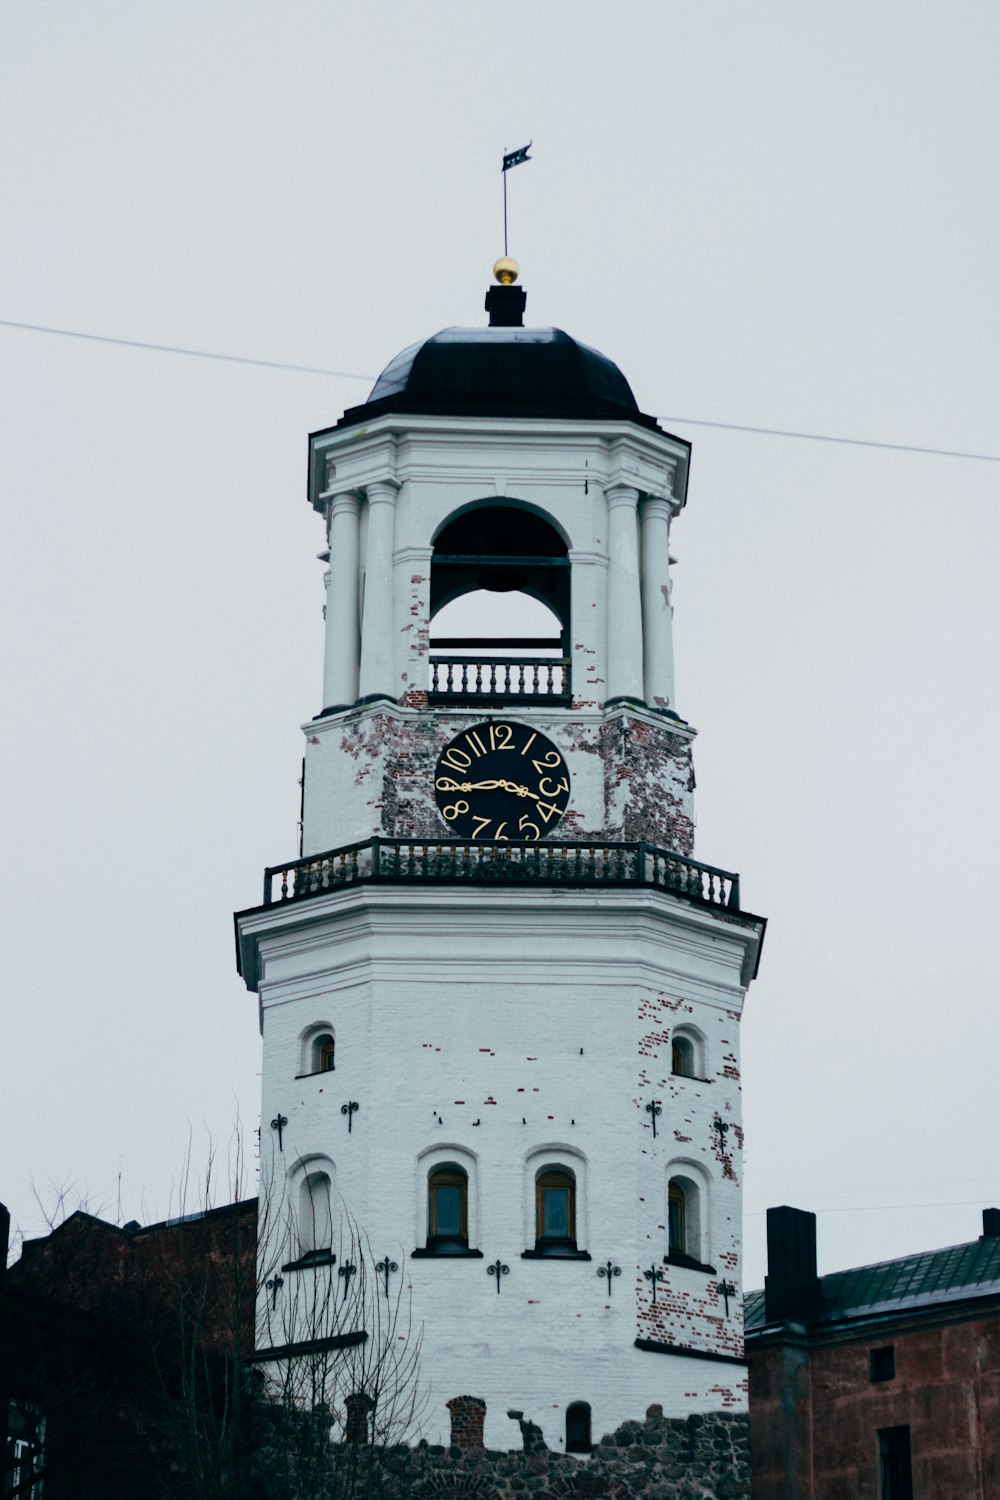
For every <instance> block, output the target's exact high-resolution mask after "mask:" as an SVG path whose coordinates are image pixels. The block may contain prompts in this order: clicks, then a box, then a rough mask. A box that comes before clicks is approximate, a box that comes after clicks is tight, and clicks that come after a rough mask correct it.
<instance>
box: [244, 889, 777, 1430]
mask: <svg viewBox="0 0 1000 1500" xmlns="http://www.w3.org/2000/svg"><path fill="white" fill-rule="evenodd" d="M240 926H241V930H242V933H243V942H244V949H245V954H246V959H245V967H246V968H250V967H253V965H252V964H250V963H249V962H248V960H249V957H250V955H251V952H253V953H254V954H255V955H256V959H255V962H256V966H257V968H258V969H259V974H260V980H259V988H260V997H261V1007H262V1019H263V1035H264V1063H263V1099H262V1120H263V1122H264V1130H263V1132H262V1167H263V1177H264V1180H265V1182H266V1181H267V1180H268V1177H269V1174H270V1173H272V1172H273V1173H274V1174H275V1175H274V1181H275V1184H276V1185H280V1184H282V1183H283V1181H284V1179H285V1177H286V1175H287V1174H288V1173H289V1172H292V1173H293V1175H294V1173H295V1172H296V1171H300V1170H301V1164H302V1163H303V1162H308V1161H311V1160H313V1159H315V1158H318V1157H320V1156H322V1157H323V1158H325V1159H326V1160H327V1161H328V1162H329V1163H330V1168H329V1170H330V1173H331V1175H332V1176H334V1177H335V1181H336V1203H335V1206H334V1215H335V1217H338V1216H342V1215H343V1214H344V1213H347V1214H349V1215H350V1216H351V1217H352V1218H353V1219H354V1220H355V1221H356V1223H357V1224H358V1225H359V1226H361V1227H362V1228H363V1231H364V1233H365V1234H366V1235H367V1236H368V1239H369V1241H370V1244H371V1251H372V1254H373V1256H377V1257H381V1256H383V1255H385V1254H389V1255H390V1256H391V1257H392V1258H393V1259H395V1260H396V1261H397V1263H398V1264H399V1265H400V1267H401V1272H400V1274H401V1275H403V1276H405V1278H406V1287H407V1290H408V1294H409V1295H411V1296H412V1306H413V1312H414V1317H415V1320H416V1322H417V1323H418V1324H421V1325H422V1326H423V1331H424V1346H423V1356H422V1377H423V1378H424V1379H425V1380H426V1381H428V1382H429V1384H430V1386H431V1388H432V1392H433V1395H432V1400H431V1404H430V1417H431V1429H433V1430H429V1431H428V1434H427V1435H428V1436H429V1437H430V1438H431V1440H432V1441H433V1440H438V1441H447V1437H448V1433H447V1428H446V1426H445V1425H444V1422H443V1420H442V1419H444V1418H445V1412H444V1406H443V1403H444V1402H445V1401H446V1400H447V1399H449V1398H450V1397H451V1396H454V1395H464V1394H470V1395H477V1396H480V1397H482V1398H483V1399H484V1400H486V1402H487V1406H488V1413H487V1426H486V1440H487V1443H488V1444H491V1445H495V1446H498V1447H507V1446H511V1445H516V1429H514V1428H512V1426H511V1424H510V1422H509V1421H508V1419H507V1417H506V1412H507V1410H508V1409H509V1408H517V1409H522V1410H523V1411H524V1412H525V1414H526V1415H527V1416H529V1417H530V1418H531V1420H533V1421H536V1422H538V1423H540V1425H541V1426H542V1428H543V1431H544V1432H545V1435H546V1440H547V1441H548V1442H549V1444H550V1446H552V1447H555V1448H558V1447H559V1446H560V1445H561V1443H562V1441H563V1434H564V1415H563V1414H564V1408H565V1406H566V1404H568V1403H569V1402H570V1401H573V1400H586V1401H589V1402H590V1403H591V1406H592V1408H593V1420H594V1431H595V1434H600V1433H601V1432H604V1431H606V1430H608V1429H610V1428H611V1427H613V1426H614V1425H615V1424H616V1423H618V1422H621V1421H622V1420H624V1419H625V1418H627V1417H640V1418H641V1416H642V1415H643V1413H644V1411H645V1408H646V1406H648V1405H649V1404H650V1403H651V1402H653V1401H659V1402H662V1404H663V1407H664V1410H665V1411H666V1412H668V1413H670V1414H677V1413H683V1412H687V1411H694V1410H708V1409H712V1408H726V1409H742V1407H743V1404H744V1403H745V1390H744V1371H743V1369H742V1367H741V1366H740V1365H739V1364H733V1363H724V1362H714V1361H713V1362H709V1361H705V1360H698V1359H696V1358H682V1357H676V1356H673V1355H669V1354H660V1353H655V1354H654V1353H649V1352H645V1351H640V1350H638V1349H637V1348H636V1347H635V1343H634V1341H635V1339H636V1338H651V1339H655V1340H659V1341H665V1342H670V1343H676V1344H680V1345H684V1346H685V1347H688V1348H690V1349H692V1350H699V1351H705V1352H708V1353H714V1354H728V1355H736V1356H739V1355H740V1354H741V1353H742V1337H741V1328H740V1325H739V1322H738V1308H739V1298H738V1295H737V1296H734V1297H732V1298H731V1300H730V1314H729V1317H728V1318H727V1317H726V1316H725V1315H724V1310H723V1303H722V1299H721V1298H720V1296H719V1292H718V1283H719V1280H720V1279H721V1278H723V1277H725V1278H726V1279H727V1280H729V1281H730V1282H731V1283H733V1284H734V1285H735V1286H736V1287H739V1285H740V1271H739V1263H740V1180H741V1177H742V1168H741V1156H740V1133H739V1125H740V1095H739V1052H738V1024H739V1015H740V1010H741V1006H742V998H743V994H744V989H745V983H746V981H747V978H748V974H749V971H750V969H751V968H752V960H753V954H754V952H755V950H756V945H757V934H756V932H755V930H754V929H753V928H752V926H750V925H749V924H746V923H740V922H739V921H738V920H737V921H734V920H732V919H731V918H730V919H728V920H727V919H725V918H723V917H722V916H720V915H719V914H717V913H714V912H711V911H708V910H705V909H701V908H694V907H692V906H690V905H687V904H685V903H683V902H682V901H680V900H678V899H675V898H673V897H670V896H667V895H664V894H661V893H659V892H652V891H640V892H637V891H631V890H605V891H603V892H601V893H600V894H596V893H592V892H580V891H570V890H559V889H553V890H544V891H536V890H520V891H515V890H510V889H507V890H502V889H498V890H489V891H484V890H481V889H479V890H476V889H473V888H469V887H465V888H455V889H448V890H446V891H443V890H440V889H432V888H427V887H414V888H412V889H411V888H401V887H378V888H368V889H359V888H353V889H348V890H343V891H338V892H336V893H332V894H330V895H327V896H321V897H315V898H312V899H310V900H309V901H306V902H300V903H289V904H287V905H285V906H278V907H272V908H267V909H262V910H260V911H257V912H254V913H249V914H246V915H245V916H244V917H243V918H242V919H241V922H240ZM317 1021H323V1022H324V1023H327V1022H328V1023H331V1024H332V1025H333V1026H334V1028H335V1030H336V1037H337V1066H336V1071H335V1072H334V1073H327V1074H318V1075H315V1076H313V1077H308V1078H296V1076H295V1075H296V1073H298V1072H299V1068H300V1061H301V1056H302V1051H301V1049H302V1037H303V1034H304V1033H305V1032H307V1031H308V1029H309V1028H310V1027H312V1026H313V1025H314V1024H315V1023H316V1022H317ZM681 1024H687V1025H688V1026H692V1025H693V1026H695V1027H696V1028H697V1029H698V1031H699V1033H700V1035H701V1036H702V1037H703V1038H704V1056H705V1073H706V1078H705V1079H704V1080H701V1079H695V1078H683V1079H682V1078H673V1077H671V1075H670V1030H671V1027H672V1026H674V1025H681ZM349 1099H353V1100H357V1101H358V1103H359V1106H360V1107H359V1110H358V1112H357V1113H356V1114H355V1115H354V1117H353V1128H352V1130H351V1132H350V1133H348V1130H347V1123H346V1119H345V1117H344V1116H342V1114H341V1105H342V1104H343V1103H344V1102H345V1101H347V1100H349ZM652 1099H656V1100H658V1101H659V1102H660V1103H661V1107H662V1114H661V1115H660V1116H659V1117H658V1119H657V1136H656V1139H655V1141H654V1139H653V1135H652V1130H651V1128H650V1126H651V1120H650V1116H649V1115H648V1113H647V1112H646V1110H645V1105H646V1104H647V1103H648V1102H650V1100H652ZM278 1114H283V1115H284V1116H285V1117H286V1118H287V1121H288V1123H287V1125H286V1127H285V1129H284V1132H283V1140H284V1149H283V1151H282V1152H281V1153H280V1154H279V1153H277V1150H276V1144H277V1143H276V1134H275V1132H273V1131H272V1130H270V1129H269V1128H268V1123H267V1122H269V1121H270V1120H271V1119H273V1118H275V1117H277V1115H278ZM716 1116H720V1117H722V1118H724V1119H725V1120H726V1121H727V1123H729V1124H730V1125H731V1126H732V1129H731V1131H730V1134H729V1137H728V1154H727V1157H726V1158H725V1159H724V1158H723V1157H722V1155H721V1154H720V1151H719V1147H718V1135H717V1132H716V1130H715V1129H714V1127H713V1123H712V1122H713V1120H714V1119H715V1118H716ZM456 1159H457V1160H459V1161H461V1162H462V1163H463V1164H466V1165H467V1169H468V1167H469V1166H471V1168H472V1170H471V1171H470V1193H471V1196H472V1198H473V1202H472V1204H471V1206H470V1208H471V1211H470V1240H471V1242H472V1245H473V1247H474V1248H479V1249H481V1250H482V1252H483V1256H482V1259H478V1258H477V1259H468V1260H466V1259H453V1258H440V1259H412V1258H411V1252H412V1251H413V1250H414V1249H416V1248H417V1247H418V1246H419V1245H420V1244H422V1242H423V1235H424V1234H425V1226H426V1209H425V1207H424V1203H423V1198H424V1195H425V1192H426V1173H427V1170H428V1169H429V1164H432V1163H433V1162H435V1161H440V1160H456ZM560 1160H561V1161H564V1162H565V1163H566V1165H568V1166H569V1167H570V1168H572V1169H574V1170H576V1171H577V1174H578V1178H579V1180H580V1183H581V1194H580V1204H579V1222H578V1244H579V1246H580V1248H581V1249H585V1250H587V1251H588V1252H589V1253H590V1255H591V1256H592V1259H591V1260H589V1261H585V1260H578V1261H572V1260H559V1261H546V1260H533V1259H527V1260H525V1259H522V1258H521V1257H522V1251H524V1250H525V1249H531V1248H533V1244H534V1233H533V1224H532V1218H533V1212H532V1207H531V1203H532V1197H533V1173H534V1171H535V1170H536V1169H537V1167H538V1165H539V1163H540V1162H553V1161H560ZM678 1162H686V1163H689V1164H690V1168H689V1169H690V1170H691V1171H696V1172H698V1173H699V1174H700V1176H701V1180H702V1181H703V1183H704V1200H705V1201H704V1212H703V1220H704V1239H703V1251H704V1255H705V1258H706V1260H707V1262H708V1264H710V1265H711V1266H713V1267H714V1268H715V1270H714V1271H713V1272H708V1271H704V1270H692V1269H688V1268H683V1267H677V1266H670V1265H664V1264H663V1259H664V1255H665V1253H666V1249H667V1244H666V1191H667V1181H668V1178H669V1175H670V1172H671V1164H674V1165H676V1164H677V1163H678ZM498 1256H499V1257H500V1259H501V1261H502V1262H503V1263H504V1264H506V1265H508V1266H509V1267H510V1270H509V1274H507V1275H506V1276H504V1277H503V1278H502V1285H501V1288H500V1291H499V1293H498V1292H497V1289H496V1282H495V1280H494V1279H493V1278H491V1277H490V1276H489V1275H488V1274H487V1267H488V1266H489V1265H490V1264H491V1263H492V1262H493V1261H494V1260H495V1259H496V1258H497V1257H498ZM609 1259H610V1260H611V1261H612V1262H613V1264H616V1265H619V1266H620V1267H621V1276H620V1277H618V1278H615V1279H614V1283H613V1287H612V1289H611V1291H610V1292H609V1290H608V1285H607V1282H606V1280H605V1279H603V1278H600V1277H598V1275H597V1269H598V1266H599V1265H601V1264H602V1263H604V1262H606V1261H607V1260H609ZM651 1266H657V1267H658V1268H660V1269H662V1271H663V1275H664V1279H663V1281H662V1282H659V1283H658V1285H657V1308H656V1312H655V1315H654V1313H653V1309H652V1305H651V1297H650V1286H649V1283H648V1281H647V1280H645V1279H644V1278H643V1275H642V1272H643V1270H644V1269H646V1268H649V1267H651ZM302 1274H307V1275H308V1276H310V1277H312V1276H319V1277H323V1276H327V1277H330V1278H331V1279H332V1278H335V1277H336V1270H335V1269H322V1270H320V1271H316V1272H312V1271H311V1272H308V1273H296V1272H289V1273H286V1275H287V1276H296V1275H302ZM286 1295H287V1294H286Z"/></svg>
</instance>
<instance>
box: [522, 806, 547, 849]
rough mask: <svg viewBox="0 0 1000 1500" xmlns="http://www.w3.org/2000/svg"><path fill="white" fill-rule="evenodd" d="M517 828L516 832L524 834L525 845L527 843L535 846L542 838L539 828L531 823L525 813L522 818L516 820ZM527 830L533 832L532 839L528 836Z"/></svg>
mask: <svg viewBox="0 0 1000 1500" xmlns="http://www.w3.org/2000/svg"><path fill="white" fill-rule="evenodd" d="M517 826H518V830H519V831H520V832H521V833H523V834H524V837H525V841H526V842H527V843H529V844H537V843H538V840H539V839H540V838H541V836H542V830H541V829H540V828H539V826H538V824H537V823H533V822H532V821H531V819H530V818H529V817H528V814H527V813H525V814H524V816H523V817H521V818H518V820H517ZM529 828H530V829H531V830H532V831H533V834H534V837H533V838H532V837H530V836H529V834H528V829H529Z"/></svg>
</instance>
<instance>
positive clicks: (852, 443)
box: [657, 417, 1000, 464]
mask: <svg viewBox="0 0 1000 1500" xmlns="http://www.w3.org/2000/svg"><path fill="white" fill-rule="evenodd" d="M657 420H658V421H660V422H680V423H681V424H686V425H687V426H688V427H721V428H724V429H725V431H727V432H756V433H759V434H760V436H761V437H782V438H801V439H802V440H803V441H804V442H807V443H846V444H847V445H848V446H849V447H851V448H888V449H889V450H890V452H893V453H933V454H935V455H936V457H938V458H976V459H980V460H981V461H982V462H983V463H988V464H1000V453H966V452H964V451H963V450H962V449H960V448H918V447H916V446H915V445H914V444H913V443H876V442H874V441H873V440H872V439H870V438H850V437H833V436H831V434H830V433H828V432H789V431H786V429H785V428H783V427H746V426H744V425H743V423H741V422H706V421H705V420H704V419H703V418H701V417H658V418H657Z"/></svg>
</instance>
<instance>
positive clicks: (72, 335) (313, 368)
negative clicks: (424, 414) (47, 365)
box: [0, 318, 374, 380]
mask: <svg viewBox="0 0 1000 1500" xmlns="http://www.w3.org/2000/svg"><path fill="white" fill-rule="evenodd" d="M0 328H26V329H28V330H29V331H30V332H31V333H55V334H58V335H59V336H60V337H61V338H64V339H89V340H91V341H92V342H94V343H97V344H119V345H121V346H122V347H123V348H125V349H152V350H154V351H155V352H156V353H157V354H186V355H188V356H189V357H190V358H191V359H221V360H224V361H225V362H226V363H227V364H230V365H259V366H260V367H261V368H262V369H265V370H295V371H297V372H298V373H299V374H300V375H333V376H335V377H336V378H337V379H338V380H372V379H373V378H374V377H373V376H371V375H359V374H358V372H357V371H356V370H328V369H326V368H325V367H324V366H322V365H292V364H287V363H286V362H285V361H284V360H278V359H250V358H249V357H248V356H247V355H244V354H215V353H213V352H212V351H211V350H209V349H182V348H180V347H179V346H178V345H176V344H145V343H143V342H142V341H141V340H140V339H115V338H111V337H110V336H109V335H108V334H106V333H80V332H78V331H77V329H75V328H48V327H46V326H45V325H44V324H42V323H13V322H11V320H10V319H9V318H0Z"/></svg>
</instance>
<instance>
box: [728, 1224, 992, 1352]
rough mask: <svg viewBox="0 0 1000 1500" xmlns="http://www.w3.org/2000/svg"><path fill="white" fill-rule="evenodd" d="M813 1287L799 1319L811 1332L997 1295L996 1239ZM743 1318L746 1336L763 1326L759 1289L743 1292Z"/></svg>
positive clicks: (839, 1274)
mask: <svg viewBox="0 0 1000 1500" xmlns="http://www.w3.org/2000/svg"><path fill="white" fill-rule="evenodd" d="M819 1286H820V1295H819V1299H818V1301H816V1302H814V1304H813V1306H812V1308H811V1309H810V1311H809V1315H808V1316H807V1317H806V1318H804V1319H802V1321H803V1322H805V1323H807V1324H808V1326H809V1327H810V1328H811V1329H815V1330H816V1331H817V1332H825V1331H827V1330H829V1329H832V1328H833V1327H835V1326H836V1325H838V1324H843V1323H850V1322H854V1321H857V1320H859V1319H870V1318H884V1317H891V1316H893V1315H894V1314H897V1313H900V1314H901V1313H913V1312H920V1311H923V1310H925V1309H929V1308H933V1307H939V1306H943V1305H946V1304H952V1303H955V1302H965V1301H970V1300H973V1299H976V1298H980V1297H990V1296H1000V1236H998V1235H996V1234H984V1235H982V1236H981V1238H979V1239H978V1240H972V1241H971V1242H970V1243H969V1244H965V1245H950V1246H948V1247H947V1248H946V1249H944V1250H927V1251H925V1252H924V1253H923V1254H920V1255H906V1256H903V1258H902V1259H901V1260H883V1261H879V1262H878V1263H877V1264H876V1265H873V1266H856V1267H854V1268H853V1269H852V1270H850V1271H834V1272H833V1273H831V1274H830V1275H828V1276H821V1277H820V1279H819ZM744 1316H745V1327H746V1332H747V1334H753V1333H759V1332H761V1331H762V1330H763V1329H764V1328H765V1327H767V1322H766V1318H765V1311H764V1293H763V1292H762V1291H761V1292H749V1293H748V1294H747V1297H746V1301H745V1306H744ZM771 1326H774V1325H771Z"/></svg>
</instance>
